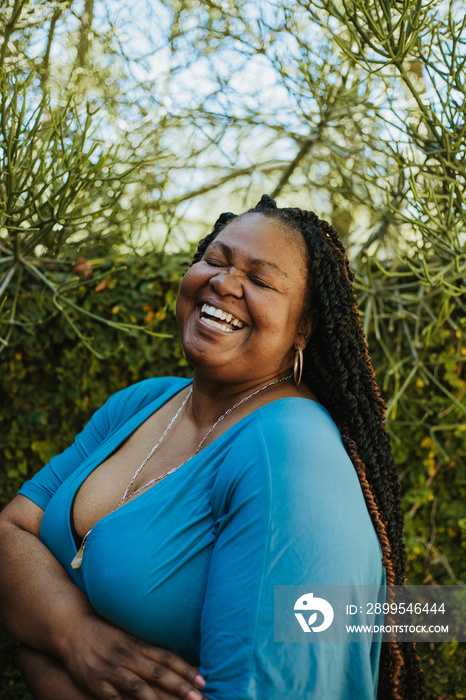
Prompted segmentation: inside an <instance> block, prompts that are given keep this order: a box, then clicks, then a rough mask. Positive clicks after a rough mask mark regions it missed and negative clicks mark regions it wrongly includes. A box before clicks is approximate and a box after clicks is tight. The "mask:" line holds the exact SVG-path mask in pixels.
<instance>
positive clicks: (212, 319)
mask: <svg viewBox="0 0 466 700" xmlns="http://www.w3.org/2000/svg"><path fill="white" fill-rule="evenodd" d="M200 317H201V319H202V320H203V321H204V323H206V324H207V325H208V326H211V327H212V328H217V329H218V330H220V331H224V332H226V333H233V332H234V331H238V330H240V329H241V328H244V323H243V322H242V321H241V320H240V319H239V318H236V316H233V314H231V313H229V312H228V311H223V309H219V308H218V307H217V306H212V305H211V304H203V305H202V306H201V310H200Z"/></svg>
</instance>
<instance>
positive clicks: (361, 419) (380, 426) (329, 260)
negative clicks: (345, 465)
mask: <svg viewBox="0 0 466 700" xmlns="http://www.w3.org/2000/svg"><path fill="white" fill-rule="evenodd" d="M252 213H258V214H262V215H264V216H268V217H270V218H273V219H275V220H279V221H281V222H282V224H283V225H284V226H286V227H287V228H288V229H290V230H294V231H297V232H299V233H300V234H301V235H302V236H303V238H304V241H305V243H306V250H307V265H308V272H309V275H308V290H307V295H306V297H307V298H306V302H305V309H306V310H311V309H312V310H316V311H317V318H318V320H317V325H316V328H315V329H314V331H313V334H312V336H311V339H310V341H309V343H308V344H307V347H306V349H305V351H304V370H303V378H304V380H305V382H306V384H307V385H308V386H309V387H311V388H312V390H313V391H314V392H315V394H316V395H317V397H318V399H319V401H321V402H322V404H323V405H324V406H325V407H326V408H327V410H328V411H329V412H330V414H331V416H332V418H333V420H334V421H335V423H336V424H337V426H338V428H339V430H340V432H341V435H342V439H343V443H344V445H345V448H346V451H347V453H348V455H349V457H350V459H351V461H352V463H353V465H354V468H355V471H356V474H357V475H358V478H359V482H360V484H361V489H362V492H363V494H364V498H365V501H366V505H367V508H368V511H369V514H370V516H371V519H372V522H373V524H374V527H375V530H376V532H377V535H378V538H379V542H380V545H381V549H382V561H383V564H384V567H385V571H386V579H387V585H402V584H404V583H405V548H404V544H403V514H402V511H401V501H400V486H399V481H398V474H397V469H396V466H395V463H394V461H393V457H392V454H391V449H390V438H389V436H388V433H387V431H386V429H385V410H386V406H385V403H384V401H383V399H382V397H381V395H380V392H379V389H378V387H377V384H376V381H375V373H374V370H373V369H372V363H371V360H370V357H369V353H368V349H367V344H366V340H365V336H364V331H363V328H362V324H361V321H360V317H359V312H358V309H357V300H356V295H355V292H354V289H353V285H352V281H353V278H354V275H353V273H352V272H351V271H350V268H349V263H348V258H347V257H346V253H345V249H344V247H343V245H342V243H341V241H340V240H339V238H338V235H337V233H336V231H335V230H334V229H333V228H332V226H330V224H328V223H327V222H326V221H322V220H321V219H319V218H318V217H317V216H316V214H314V212H309V211H303V210H301V209H297V208H283V209H279V208H277V205H276V204H275V201H274V200H273V199H272V198H271V197H269V196H268V195H264V196H263V197H262V198H261V200H260V202H259V203H258V204H257V205H256V206H255V207H254V208H253V209H250V210H249V211H247V212H246V213H245V214H243V215H242V216H245V215H247V214H252ZM235 218H236V215H235V214H232V213H231V212H227V213H225V214H222V215H221V216H220V217H219V219H218V220H217V222H216V223H215V226H214V228H213V231H212V233H210V234H209V235H208V236H206V237H205V238H203V239H202V240H201V241H200V243H199V246H198V249H197V252H196V254H195V256H194V259H193V263H192V264H195V263H197V262H199V260H201V258H202V257H203V255H204V252H205V250H206V249H207V248H208V246H209V244H210V243H211V242H212V241H213V240H214V238H215V237H216V236H217V235H218V234H219V233H220V231H222V229H224V228H225V226H227V225H228V223H230V222H231V221H232V220H233V219H235ZM377 698H378V700H422V699H423V698H425V693H424V684H423V679H422V671H421V669H420V665H419V659H418V657H417V654H416V650H415V646H414V644H411V643H404V644H403V645H400V644H398V643H396V642H391V643H389V644H383V645H382V654H381V659H380V671H379V686H378V695H377Z"/></svg>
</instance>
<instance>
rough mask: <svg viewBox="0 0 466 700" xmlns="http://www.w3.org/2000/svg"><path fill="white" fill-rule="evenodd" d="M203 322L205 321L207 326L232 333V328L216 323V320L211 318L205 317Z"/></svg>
mask: <svg viewBox="0 0 466 700" xmlns="http://www.w3.org/2000/svg"><path fill="white" fill-rule="evenodd" d="M204 322H205V323H207V325H208V326H212V327H213V328H218V329H219V330H220V331H225V333H233V329H232V328H229V327H228V326H224V325H223V324H221V323H217V321H214V320H213V319H212V318H205V319H204Z"/></svg>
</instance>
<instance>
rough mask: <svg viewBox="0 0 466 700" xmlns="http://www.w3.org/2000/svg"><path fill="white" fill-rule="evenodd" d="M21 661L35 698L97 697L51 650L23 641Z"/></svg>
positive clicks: (168, 699) (173, 699) (165, 699)
mask: <svg viewBox="0 0 466 700" xmlns="http://www.w3.org/2000/svg"><path fill="white" fill-rule="evenodd" d="M18 664H19V667H20V669H21V672H22V675H23V677H24V679H25V681H26V683H27V685H28V688H29V689H30V691H31V692H32V694H33V695H34V699H35V700H94V698H95V697H96V696H95V695H94V694H93V693H92V694H89V693H88V692H86V691H84V690H82V689H81V688H79V687H78V686H77V685H76V683H75V682H74V681H73V679H72V678H71V676H70V675H69V673H68V672H67V670H66V669H65V667H64V666H63V664H62V663H61V662H60V661H58V659H56V658H55V657H54V656H51V655H50V654H45V653H44V652H41V651H37V650H36V649H32V648H31V647H26V646H23V645H21V646H20V650H19V655H18ZM190 668H191V667H190ZM154 691H155V692H156V695H155V697H157V698H160V700H178V699H179V697H180V696H179V695H173V694H171V693H167V692H165V691H162V690H161V689H160V688H159V689H156V688H154ZM107 697H112V698H113V697H118V698H120V697H121V698H122V700H130V699H131V698H133V697H134V695H127V694H121V693H120V694H119V695H117V696H115V695H114V694H113V693H112V694H111V695H109V696H108V695H107ZM199 697H202V695H199Z"/></svg>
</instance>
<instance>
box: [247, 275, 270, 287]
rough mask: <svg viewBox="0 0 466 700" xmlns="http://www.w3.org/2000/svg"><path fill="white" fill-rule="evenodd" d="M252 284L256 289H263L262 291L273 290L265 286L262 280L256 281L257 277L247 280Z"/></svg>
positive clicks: (267, 285)
mask: <svg viewBox="0 0 466 700" xmlns="http://www.w3.org/2000/svg"><path fill="white" fill-rule="evenodd" d="M249 279H250V280H251V282H252V283H253V284H255V285H256V286H257V287H263V288H264V289H273V287H271V286H270V285H269V284H266V283H265V282H263V281H262V280H260V279H258V278H257V277H250V278H249Z"/></svg>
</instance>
